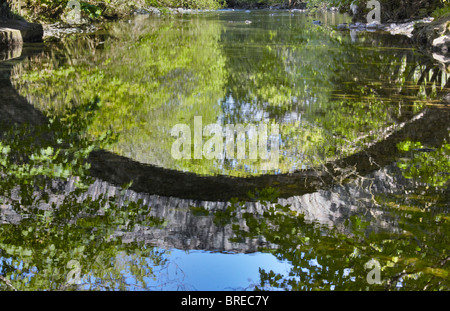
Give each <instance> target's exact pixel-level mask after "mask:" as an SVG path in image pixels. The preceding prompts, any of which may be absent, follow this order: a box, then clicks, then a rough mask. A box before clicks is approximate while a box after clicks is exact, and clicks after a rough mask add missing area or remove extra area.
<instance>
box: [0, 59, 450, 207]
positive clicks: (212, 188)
mask: <svg viewBox="0 0 450 311" xmlns="http://www.w3.org/2000/svg"><path fill="white" fill-rule="evenodd" d="M18 61H20V58H19V59H18V60H17V61H10V62H3V63H0V66H2V67H3V68H0V69H3V70H2V71H3V72H5V73H6V74H4V75H3V76H2V77H0V78H1V79H0V92H1V93H0V94H1V98H0V100H1V102H0V128H1V127H2V126H6V127H9V126H11V125H12V124H15V123H22V124H46V123H47V120H46V118H45V117H44V115H43V114H42V113H41V112H39V111H37V110H36V109H34V108H33V107H32V106H31V105H30V104H28V102H27V101H26V99H25V98H23V97H22V96H20V95H19V94H18V93H17V91H16V90H15V89H14V88H13V86H12V85H11V82H10V80H9V73H8V68H9V67H10V66H12V65H14V62H18ZM425 70H426V71H429V70H431V69H430V67H429V66H427V67H426V69H425ZM426 82H427V83H428V82H429V81H426ZM444 90H445V89H444ZM449 120H450V109H449V107H448V106H447V105H445V104H442V105H434V106H430V107H427V108H426V109H425V110H424V111H423V112H421V113H420V114H418V115H416V116H415V117H413V118H412V119H410V120H408V121H406V122H403V123H401V124H397V125H395V126H392V127H390V128H387V129H384V131H383V132H381V133H378V135H377V136H378V137H380V140H379V141H377V142H374V143H373V144H372V145H371V146H368V147H367V148H366V149H365V150H363V151H360V152H358V153H356V154H353V155H351V156H348V157H346V158H344V159H341V160H338V161H335V162H332V163H328V164H327V165H325V166H324V167H322V168H319V169H309V170H300V171H297V172H294V173H286V174H278V175H262V176H256V177H246V178H244V177H230V176H200V175H197V174H194V173H189V172H180V171H175V170H169V169H165V168H162V167H157V166H152V165H148V164H142V163H139V162H135V161H132V160H130V159H128V158H125V157H121V156H118V155H116V154H113V153H111V152H108V151H104V150H99V151H94V152H92V153H91V155H90V157H89V162H90V163H91V174H92V176H93V177H96V178H99V179H101V180H104V181H107V182H109V183H111V184H115V185H123V184H128V183H130V182H132V185H131V188H130V189H131V190H134V191H136V192H142V193H148V194H155V195H161V196H166V197H177V198H184V199H197V200H207V201H227V200H229V199H230V198H232V197H237V198H241V199H246V198H248V195H247V194H248V192H249V191H254V190H255V189H256V188H258V189H262V188H266V187H276V188H279V190H280V196H281V197H284V198H287V197H291V196H295V195H301V194H306V193H313V192H315V191H317V190H318V189H324V188H327V187H329V186H331V185H332V184H333V183H334V181H335V180H336V179H344V178H347V177H352V176H353V177H354V175H352V172H357V173H358V174H359V175H362V176H364V175H365V174H368V173H370V172H371V171H373V170H376V169H377V168H379V167H384V166H385V165H387V164H389V163H391V162H392V161H393V160H395V159H396V158H397V157H398V150H397V146H396V144H397V143H398V142H400V141H403V140H405V139H411V140H417V141H422V142H424V143H429V144H432V145H439V144H441V143H442V141H443V140H444V139H445V138H447V137H448V132H447V127H448V122H449ZM2 124H3V125H2Z"/></svg>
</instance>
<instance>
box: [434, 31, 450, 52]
mask: <svg viewBox="0 0 450 311" xmlns="http://www.w3.org/2000/svg"><path fill="white" fill-rule="evenodd" d="M449 50H450V36H442V37H439V38H436V39H434V40H433V51H434V52H436V53H439V52H440V53H442V54H444V55H445V54H447V53H448V52H449Z"/></svg>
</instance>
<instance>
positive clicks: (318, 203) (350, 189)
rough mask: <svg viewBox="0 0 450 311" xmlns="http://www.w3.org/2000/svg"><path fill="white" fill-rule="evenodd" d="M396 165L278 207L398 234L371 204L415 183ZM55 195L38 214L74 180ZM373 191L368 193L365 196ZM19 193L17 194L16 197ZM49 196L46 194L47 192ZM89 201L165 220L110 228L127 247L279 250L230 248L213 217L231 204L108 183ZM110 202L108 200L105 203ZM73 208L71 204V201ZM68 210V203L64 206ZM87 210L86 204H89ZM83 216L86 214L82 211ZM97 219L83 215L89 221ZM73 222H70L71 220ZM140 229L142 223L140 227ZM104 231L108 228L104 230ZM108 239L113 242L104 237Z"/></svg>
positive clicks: (2, 210)
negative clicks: (132, 207)
mask: <svg viewBox="0 0 450 311" xmlns="http://www.w3.org/2000/svg"><path fill="white" fill-rule="evenodd" d="M397 170H398V169H397V168H396V167H395V165H392V166H389V167H386V168H385V169H381V170H378V171H377V172H375V173H373V174H371V175H370V176H368V178H365V179H358V180H356V181H355V182H353V183H350V184H346V185H343V186H335V187H333V188H332V189H330V190H320V191H317V192H314V193H310V194H306V195H302V196H293V197H290V198H286V199H279V200H278V203H279V204H282V205H284V206H286V205H288V204H289V205H290V209H291V210H293V211H296V212H298V213H301V214H303V215H304V216H305V220H307V221H315V222H318V223H320V224H323V225H328V226H333V227H335V228H338V229H342V230H344V232H345V225H344V222H345V221H346V220H347V219H349V217H351V216H354V215H358V216H361V217H364V218H365V219H366V220H367V221H371V227H370V228H369V229H373V230H379V229H380V228H381V229H386V230H396V224H395V220H394V219H391V218H389V216H388V215H387V214H385V213H384V212H383V211H381V210H379V209H377V206H376V204H374V202H373V201H372V196H373V195H377V194H398V193H402V192H404V191H405V189H407V187H408V186H409V185H410V184H411V183H412V182H411V181H407V180H405V179H403V178H401V177H397V176H399V175H400V176H401V174H399V173H398V171H397ZM52 188H53V189H54V190H53V192H54V193H53V194H52V193H50V194H49V199H48V202H44V201H39V200H36V198H38V197H39V194H37V193H35V194H34V195H37V196H36V198H33V201H35V202H39V203H37V204H38V205H39V206H38V208H39V209H51V208H54V207H58V206H60V205H61V204H62V203H63V202H64V200H67V199H68V196H69V195H70V193H72V192H73V191H74V190H75V187H74V179H69V180H68V181H66V182H58V183H55V184H54V185H53V187H52ZM367 189H370V191H369V192H370V193H369V192H368V191H367ZM15 190H17V191H15ZM12 193H13V195H12V198H2V199H3V200H2V201H3V202H8V201H9V202H10V203H11V200H19V199H20V198H19V197H18V196H17V194H18V193H19V192H18V189H17V188H16V189H14V190H13V191H12ZM47 193H48V192H47ZM88 197H89V201H91V200H93V201H96V200H99V202H105V203H106V202H111V201H110V200H109V198H114V199H113V200H112V202H114V206H116V207H117V208H120V207H122V206H124V205H126V204H128V202H136V203H138V204H140V205H139V208H141V209H144V210H147V209H148V208H150V213H149V216H153V217H156V218H158V219H161V220H164V225H162V226H155V227H146V226H141V225H137V226H135V227H134V228H133V229H132V231H128V230H127V229H120V228H112V229H113V231H114V233H113V235H112V236H114V237H120V238H121V240H122V242H123V243H130V242H144V243H146V244H149V245H152V246H158V247H161V248H165V249H167V248H177V249H184V250H189V249H201V250H208V251H221V252H239V253H242V252H244V253H251V252H255V251H258V249H259V248H260V247H265V248H276V247H277V246H276V245H271V244H268V243H267V242H266V241H265V239H264V237H260V238H253V239H252V238H246V239H245V240H244V241H239V242H232V241H231V240H230V239H231V238H233V237H234V232H233V229H232V225H231V224H227V222H226V221H227V220H228V218H227V219H224V220H225V222H224V223H223V224H218V223H216V222H215V221H214V217H215V216H214V212H217V211H223V210H224V209H225V208H226V207H227V206H229V203H227V202H212V201H199V200H192V199H180V198H176V197H163V196H158V195H149V194H146V193H137V192H135V191H133V190H125V191H124V190H123V189H122V188H121V187H116V186H113V185H111V184H110V183H108V182H104V181H101V180H96V181H95V182H94V183H93V184H92V185H91V186H90V187H89V188H88V190H87V191H86V192H84V193H83V194H81V195H79V196H76V197H70V198H69V200H76V201H77V202H78V203H81V204H83V202H86V201H87V199H88ZM107 198H108V199H107ZM69 202H70V201H69ZM65 205H67V201H66V202H65ZM87 205H88V203H87ZM191 207H197V208H199V207H200V208H202V209H203V211H207V212H208V213H205V212H203V213H202V214H201V215H199V214H197V215H196V213H194V212H193V211H192V209H191ZM266 210H267V205H265V204H262V203H260V202H246V203H245V209H243V210H242V211H240V210H236V214H235V217H236V218H237V222H236V220H235V221H234V222H233V223H239V225H240V229H241V230H246V225H245V221H244V219H243V215H242V213H243V212H245V213H251V214H252V215H255V216H256V217H258V215H262V214H263V212H264V211H266ZM81 212H82V213H84V212H83V210H82V211H81ZM89 216H94V215H84V216H83V217H89ZM21 220H22V216H21V215H20V214H18V213H17V212H16V211H15V210H14V209H13V208H12V206H11V205H0V224H2V223H13V224H17V223H19V222H20V221H21ZM68 221H69V220H68ZM137 223H139V222H137ZM105 225H106V224H105ZM104 238H109V237H104Z"/></svg>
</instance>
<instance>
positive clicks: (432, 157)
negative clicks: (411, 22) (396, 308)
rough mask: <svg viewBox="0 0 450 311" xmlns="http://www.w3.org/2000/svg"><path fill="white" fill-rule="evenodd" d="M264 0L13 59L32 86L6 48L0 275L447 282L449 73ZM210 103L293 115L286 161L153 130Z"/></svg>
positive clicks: (13, 282)
mask: <svg viewBox="0 0 450 311" xmlns="http://www.w3.org/2000/svg"><path fill="white" fill-rule="evenodd" d="M264 14H265V13H261V14H260V15H258V14H256V15H254V16H253V22H252V24H251V25H252V26H251V27H249V26H248V24H245V23H241V22H242V18H243V16H240V15H231V14H230V15H227V14H223V13H221V14H219V15H215V14H213V15H205V16H204V17H195V18H184V19H180V20H173V21H170V22H168V23H166V22H164V23H162V22H160V21H158V20H147V19H144V20H137V21H135V22H132V23H128V24H124V25H116V24H114V25H111V26H109V27H107V29H105V33H100V34H95V35H93V36H89V37H86V38H85V39H82V38H75V39H68V41H66V42H64V44H63V45H61V46H54V47H51V49H50V50H49V51H47V53H45V54H44V55H39V56H37V57H32V58H30V59H29V60H26V61H24V62H22V63H20V64H18V66H15V68H14V70H13V73H12V75H13V76H12V80H13V84H14V86H15V87H16V88H17V90H18V92H17V91H16V90H15V89H14V88H13V87H12V84H11V82H10V71H11V67H12V66H13V65H16V64H17V63H18V62H19V61H17V62H7V63H0V64H1V65H2V67H3V68H4V69H5V70H4V71H3V74H4V78H3V79H2V81H1V88H2V93H1V95H0V96H1V105H0V108H1V109H2V110H1V111H2V112H3V111H5V112H8V114H7V117H6V113H5V114H2V116H1V117H0V123H1V128H2V134H1V138H2V140H1V142H0V168H1V180H0V189H1V195H0V207H1V209H0V217H1V218H0V273H1V275H2V276H5V277H6V278H7V279H8V280H10V284H9V285H8V284H7V283H5V282H1V281H0V286H1V288H2V289H4V290H11V289H14V288H15V289H19V290H30V289H48V290H57V289H59V290H71V289H98V290H141V289H146V290H151V289H157V290H167V289H181V290H192V289H219V290H220V289H250V290H253V289H269V290H277V289H288V290H310V289H319V290H321V289H322V290H323V289H325V290H329V289H363V290H366V289H369V290H372V289H395V288H396V286H402V287H401V288H402V289H444V290H448V288H449V283H448V280H449V269H448V260H449V255H448V247H447V245H448V242H449V241H448V237H449V220H450V218H449V217H448V202H449V192H448V174H449V166H448V163H449V161H448V159H449V148H448V143H447V142H448V140H446V139H448V131H447V130H446V124H448V122H447V121H448V113H449V112H448V108H447V107H446V106H445V105H444V104H441V105H436V102H435V101H434V99H435V98H439V96H440V92H441V91H443V90H444V91H445V86H446V85H447V77H446V73H445V72H444V71H442V69H440V68H439V67H436V66H434V65H433V64H432V63H429V62H428V61H427V59H424V58H423V57H421V56H420V55H418V54H417V53H416V52H415V51H414V50H412V49H411V48H408V47H407V46H406V47H407V48H405V46H403V45H402V46H401V48H400V47H399V46H398V45H399V43H398V42H396V41H398V39H397V38H394V39H393V38H392V37H390V36H383V35H381V34H367V36H366V37H365V40H359V42H358V45H355V43H352V42H351V38H350V36H349V34H339V33H335V32H330V31H329V29H327V28H324V27H316V26H312V27H310V26H311V25H309V26H308V21H307V20H306V19H305V18H302V17H301V16H300V15H299V16H291V15H289V14H285V13H283V14H280V16H279V18H278V22H275V21H270V20H267V18H268V17H269V16H266V15H264ZM246 18H248V17H246ZM229 22H232V23H229ZM325 24H327V23H325ZM244 39H245V40H244ZM374 46H375V47H374ZM129 51H132V53H130V52H129ZM317 58H319V59H321V62H317ZM355 64H359V65H357V66H356V65H355ZM130 68H135V70H130ZM268 72H270V74H267V73H268ZM20 94H21V95H22V96H24V97H22V96H21V95H20ZM30 104H32V105H33V106H34V107H33V106H32V105H30ZM36 108H37V109H36ZM198 114H199V115H202V116H203V117H204V119H205V120H210V121H211V122H222V124H225V123H228V122H235V123H238V122H239V123H248V122H254V121H261V120H265V119H270V120H272V121H276V122H279V123H280V124H282V126H283V127H282V128H283V135H284V136H283V137H284V141H285V145H284V148H285V149H284V150H286V152H287V155H286V158H285V160H286V161H285V162H283V165H285V166H284V167H283V169H284V173H283V174H278V175H273V176H271V175H269V176H267V175H263V176H256V177H251V178H246V179H243V178H231V177H228V176H215V174H217V173H229V174H232V173H233V172H232V170H233V169H235V168H234V167H229V170H226V171H225V172H224V171H223V170H220V171H219V170H217V167H218V166H217V163H215V162H214V161H210V162H208V161H206V160H205V161H203V160H202V161H199V162H198V163H194V164H192V163H187V162H186V163H175V162H172V161H173V159H172V158H171V157H170V156H169V155H168V151H169V150H170V148H168V147H167V146H169V145H170V142H169V141H163V139H162V138H161V137H163V136H161V132H155V131H156V130H159V129H161V128H162V133H164V131H166V130H167V129H170V126H171V125H173V124H175V122H181V121H183V122H190V120H191V119H192V118H193V116H195V115H198ZM129 120H132V122H130V121H129ZM149 120H150V121H149ZM155 142H156V143H155ZM306 142H309V143H306ZM149 145H151V147H150V148H149ZM149 149H150V150H151V153H149ZM104 150H109V152H107V151H104ZM299 155H301V156H299ZM121 156H127V157H129V158H131V159H132V160H133V161H132V160H130V159H129V158H127V157H121ZM296 157H297V158H296ZM305 159H307V160H309V163H308V164H309V165H311V167H312V168H311V169H308V170H299V171H296V172H295V173H292V174H288V173H287V172H289V171H290V170H291V168H292V167H296V168H298V167H302V166H305V165H306V164H305V163H306V162H305ZM325 159H326V160H330V162H328V163H325V161H324V160H325ZM287 160H289V161H287ZM146 163H152V164H157V166H149V165H146ZM312 164H314V165H316V166H314V167H313V166H312ZM221 167H223V166H221ZM168 168H176V169H177V171H175V170H168ZM183 170H188V171H191V172H192V173H182V172H181V171H183ZM193 173H197V174H193ZM234 173H236V171H234ZM203 174H206V175H210V176H209V177H205V176H202V175H203ZM237 175H240V174H237ZM436 176H439V178H436ZM314 182H317V184H314ZM233 197H235V198H233ZM372 259H375V260H377V261H378V262H379V263H380V267H381V268H382V269H381V276H382V280H383V284H381V285H371V284H368V282H367V279H366V276H367V272H368V271H367V269H366V268H365V267H364V265H365V263H367V262H369V261H370V260H372ZM194 261H195V262H196V263H197V262H198V264H199V265H201V266H202V269H204V271H205V273H208V274H210V275H213V276H214V278H216V279H217V278H220V279H221V281H220V282H217V283H216V284H214V285H213V284H210V283H209V282H210V281H209V280H206V279H205V277H204V275H202V273H200V272H198V270H196V269H195V267H194V268H193V262H194ZM230 265H233V266H234V269H232V270H231V271H230V270H229V269H230V268H229V267H230ZM250 266H251V267H252V269H251V270H248V267H250ZM221 269H223V270H221ZM226 269H228V270H226ZM221 271H222V272H221ZM226 271H228V272H226ZM237 275H241V276H242V278H238V277H237Z"/></svg>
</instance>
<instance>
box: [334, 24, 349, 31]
mask: <svg viewBox="0 0 450 311" xmlns="http://www.w3.org/2000/svg"><path fill="white" fill-rule="evenodd" d="M337 29H338V30H348V24H347V23H343V24H339V25H337Z"/></svg>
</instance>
